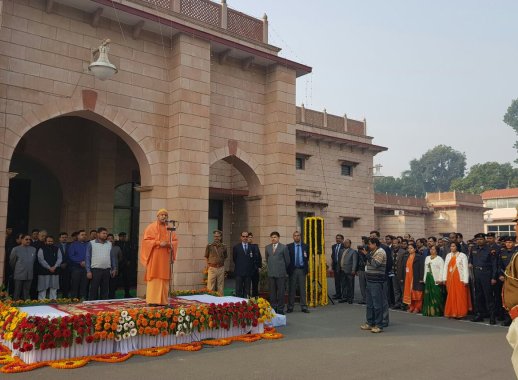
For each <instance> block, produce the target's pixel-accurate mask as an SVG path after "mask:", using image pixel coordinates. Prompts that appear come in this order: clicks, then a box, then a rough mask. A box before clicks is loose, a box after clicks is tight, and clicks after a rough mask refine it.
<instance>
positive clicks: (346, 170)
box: [341, 164, 353, 177]
mask: <svg viewBox="0 0 518 380" xmlns="http://www.w3.org/2000/svg"><path fill="white" fill-rule="evenodd" d="M341 168H342V170H341V173H342V175H345V176H348V177H352V175H353V167H352V165H348V164H342V166H341Z"/></svg>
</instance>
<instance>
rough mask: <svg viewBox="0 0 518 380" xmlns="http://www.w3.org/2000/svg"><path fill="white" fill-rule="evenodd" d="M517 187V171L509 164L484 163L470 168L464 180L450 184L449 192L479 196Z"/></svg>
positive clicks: (459, 179)
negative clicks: (490, 191) (487, 192)
mask: <svg viewBox="0 0 518 380" xmlns="http://www.w3.org/2000/svg"><path fill="white" fill-rule="evenodd" d="M507 187H518V169H515V168H513V167H512V166H511V164H510V163H505V164H500V163H498V162H486V163H483V164H476V165H473V166H472V167H471V169H470V170H469V173H468V175H467V176H466V177H464V178H458V179H456V180H454V181H453V182H452V184H451V190H457V191H463V192H466V193H472V194H480V193H482V192H484V191H486V190H493V189H505V188H507Z"/></svg>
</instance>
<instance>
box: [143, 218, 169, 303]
mask: <svg viewBox="0 0 518 380" xmlns="http://www.w3.org/2000/svg"><path fill="white" fill-rule="evenodd" d="M168 217H169V214H168V212H167V210H165V209H160V210H158V211H157V213H156V218H157V220H156V221H155V222H153V223H151V224H150V225H149V226H147V227H146V230H145V231H144V238H143V239H142V246H141V248H140V262H141V263H142V265H144V266H145V267H146V275H145V277H144V281H146V282H147V287H146V303H147V304H148V305H149V306H160V305H162V306H164V305H167V304H168V301H169V294H168V292H169V280H170V278H171V271H170V268H171V258H172V257H171V253H170V248H171V245H170V242H169V241H170V240H169V231H167V219H168ZM171 233H172V236H171V241H172V244H173V254H174V256H175V257H173V259H175V258H176V249H177V247H178V240H177V238H176V232H174V231H172V232H171Z"/></svg>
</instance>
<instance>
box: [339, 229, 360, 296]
mask: <svg viewBox="0 0 518 380" xmlns="http://www.w3.org/2000/svg"><path fill="white" fill-rule="evenodd" d="M357 266H358V252H357V251H355V250H354V249H352V248H351V240H349V239H345V240H344V252H343V254H342V258H341V260H340V277H341V278H340V281H341V283H342V292H341V293H342V299H341V300H340V301H338V302H340V303H344V302H348V303H350V304H351V303H353V299H354V276H356V268H357Z"/></svg>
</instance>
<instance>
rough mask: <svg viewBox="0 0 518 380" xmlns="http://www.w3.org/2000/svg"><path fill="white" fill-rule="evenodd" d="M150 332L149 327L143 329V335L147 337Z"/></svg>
mask: <svg viewBox="0 0 518 380" xmlns="http://www.w3.org/2000/svg"><path fill="white" fill-rule="evenodd" d="M150 332H151V327H149V326H148V327H146V328H145V329H144V334H146V335H149V333H150Z"/></svg>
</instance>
